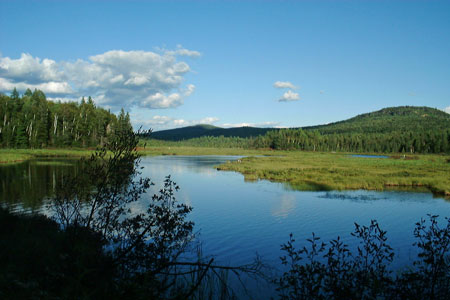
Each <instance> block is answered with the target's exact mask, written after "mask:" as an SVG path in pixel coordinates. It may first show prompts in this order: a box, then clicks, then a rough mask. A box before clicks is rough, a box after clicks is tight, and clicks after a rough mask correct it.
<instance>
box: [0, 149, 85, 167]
mask: <svg viewBox="0 0 450 300" xmlns="http://www.w3.org/2000/svg"><path fill="white" fill-rule="evenodd" d="M91 154H92V150H88V149H0V164H11V163H19V162H22V161H25V160H29V159H33V158H41V157H83V156H89V155H91Z"/></svg>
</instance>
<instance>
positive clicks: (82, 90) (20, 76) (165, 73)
mask: <svg viewBox="0 0 450 300" xmlns="http://www.w3.org/2000/svg"><path fill="white" fill-rule="evenodd" d="M179 56H188V57H198V56H200V53H199V52H198V51H193V50H188V49H185V48H182V47H181V46H178V47H177V48H176V50H172V51H169V50H164V51H161V52H159V53H156V52H150V51H122V50H112V51H108V52H105V53H103V54H98V55H94V56H91V57H89V59H88V60H82V59H78V60H76V61H72V62H65V61H62V62H55V61H53V60H51V59H43V60H41V59H40V58H37V57H32V56H31V55H30V54H22V55H21V57H20V58H18V59H11V58H9V57H0V91H2V92H10V91H11V90H12V89H13V88H14V87H16V88H17V89H18V90H19V91H24V90H25V89H27V88H30V89H35V88H37V89H41V90H43V91H44V92H45V93H46V94H50V95H49V97H53V98H55V97H64V98H70V97H72V98H79V97H81V96H87V95H90V96H92V97H93V98H94V100H95V101H96V102H97V103H99V104H101V105H104V106H106V107H110V108H120V107H126V108H130V107H133V106H135V107H139V108H150V109H157V108H158V109H160V108H172V107H177V106H180V105H182V104H183V102H184V99H185V98H186V97H188V96H190V95H191V94H192V93H193V92H194V90H195V86H194V85H192V84H188V85H186V86H184V80H185V78H184V76H185V75H186V74H187V73H189V72H190V71H191V69H190V66H189V65H188V64H187V63H186V62H184V61H179V60H178V57H179Z"/></svg>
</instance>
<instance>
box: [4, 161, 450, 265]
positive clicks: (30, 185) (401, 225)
mask: <svg viewBox="0 0 450 300" xmlns="http://www.w3.org/2000/svg"><path fill="white" fill-rule="evenodd" d="M234 159H238V157H232V156H198V157H192V156H161V157H144V158H143V159H142V166H144V169H143V176H146V177H150V178H151V179H152V181H153V182H154V183H155V186H153V187H152V188H151V191H150V192H149V193H148V195H147V197H150V196H151V195H152V194H153V193H154V192H156V191H157V190H158V189H159V187H160V185H161V183H162V181H163V179H164V177H165V176H166V175H169V174H170V175H171V176H172V179H173V180H174V181H175V182H176V183H177V184H178V185H179V186H180V191H179V192H178V193H177V198H178V199H179V200H180V201H183V202H185V203H187V204H189V205H191V206H192V207H193V208H194V209H193V211H192V213H191V215H190V218H191V219H192V220H193V221H194V222H195V230H196V231H198V232H199V234H200V236H199V239H200V240H201V242H202V244H203V251H204V253H205V254H207V255H212V254H214V255H215V256H216V258H217V259H216V260H217V261H220V262H222V263H230V264H233V265H237V264H243V263H248V262H251V261H252V259H253V258H254V257H255V253H258V254H259V255H261V256H262V257H263V258H264V259H265V260H266V261H268V262H271V263H273V264H274V265H279V256H280V255H281V252H280V245H281V244H282V243H284V242H286V241H287V240H288V238H289V233H291V232H292V233H294V235H295V238H296V240H297V241H304V240H305V239H306V238H309V237H310V236H311V233H312V232H315V233H316V235H318V236H320V237H321V238H322V239H323V240H325V241H327V240H330V239H332V238H336V237H337V236H341V238H343V239H344V240H345V241H346V242H347V243H349V244H350V245H354V243H353V242H354V240H353V239H352V238H351V236H350V232H351V231H353V228H354V222H357V223H359V224H363V225H368V224H369V222H370V220H371V219H376V220H378V222H379V223H380V224H381V227H382V228H383V229H384V230H387V231H388V238H389V241H390V244H391V246H393V248H394V249H395V250H396V254H397V257H396V265H397V266H402V265H405V264H407V263H408V261H410V260H411V259H412V258H414V256H415V252H414V250H413V248H411V247H410V245H411V244H412V243H413V241H414V238H413V229H414V224H415V222H417V221H418V220H420V218H421V217H426V215H427V214H439V215H440V216H442V217H444V216H450V202H449V201H446V200H444V199H442V198H433V196H432V194H430V193H410V192H409V193H408V192H374V191H346V192H337V191H335V192H300V191H292V190H289V189H287V188H285V186H283V184H279V183H272V182H268V181H257V182H245V181H244V177H243V176H242V175H241V174H239V173H234V172H224V171H217V170H216V169H215V168H214V166H215V165H218V164H221V163H224V162H226V161H227V160H234ZM69 172H76V167H75V164H74V163H73V162H70V161H51V162H49V161H31V162H27V163H23V164H20V165H15V166H13V167H0V180H1V183H0V188H1V190H0V197H1V198H0V200H1V201H3V202H8V203H10V204H11V203H12V204H14V203H15V204H16V205H20V204H18V203H23V206H25V208H28V209H31V210H39V207H40V203H42V198H45V197H48V196H51V194H52V192H53V188H54V186H55V182H56V181H57V180H64V177H65V176H67V174H68V173H69ZM352 243H353V244H352Z"/></svg>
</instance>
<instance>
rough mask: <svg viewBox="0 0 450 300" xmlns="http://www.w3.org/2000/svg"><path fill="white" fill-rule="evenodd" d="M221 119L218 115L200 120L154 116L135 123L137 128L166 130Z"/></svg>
mask: <svg viewBox="0 0 450 300" xmlns="http://www.w3.org/2000/svg"><path fill="white" fill-rule="evenodd" d="M217 121H219V119H218V118H216V117H206V118H203V119H199V120H184V119H175V118H172V117H167V116H153V117H152V118H151V119H146V120H142V119H141V120H139V119H137V120H135V121H133V119H132V122H133V125H134V127H135V128H139V127H141V126H142V127H143V128H144V129H149V128H152V129H153V130H164V129H172V128H178V127H185V126H192V125H197V124H214V123H216V122H217Z"/></svg>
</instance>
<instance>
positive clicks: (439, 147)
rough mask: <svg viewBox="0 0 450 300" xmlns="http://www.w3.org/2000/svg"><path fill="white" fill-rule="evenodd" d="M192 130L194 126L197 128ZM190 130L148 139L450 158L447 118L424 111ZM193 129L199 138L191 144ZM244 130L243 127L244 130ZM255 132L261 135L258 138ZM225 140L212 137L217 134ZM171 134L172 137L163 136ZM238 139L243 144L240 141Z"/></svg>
mask: <svg viewBox="0 0 450 300" xmlns="http://www.w3.org/2000/svg"><path fill="white" fill-rule="evenodd" d="M197 127H198V126H197ZM197 127H196V126H191V127H185V128H180V129H174V130H166V131H161V132H159V135H158V132H155V133H153V135H152V138H155V136H157V138H159V139H166V140H178V141H180V142H179V144H180V145H186V146H194V145H197V146H203V147H217V146H218V147H241V148H256V149H259V148H271V149H280V150H290V149H292V150H295V149H296V150H307V151H347V152H384V153H389V152H390V153H450V114H447V113H446V112H443V111H440V110H437V109H434V108H429V107H412V106H404V107H391V108H385V109H382V110H379V111H376V112H372V113H367V114H363V115H359V116H356V117H354V118H351V119H348V120H345V121H341V122H336V123H331V124H327V125H320V126H311V127H304V128H290V129H274V128H272V129H271V128H251V130H249V131H248V132H247V133H248V135H247V136H245V135H244V136H242V135H233V133H235V132H239V130H242V129H243V128H230V129H223V128H217V127H212V128H206V129H201V127H198V128H197ZM194 128H197V130H199V131H201V132H202V136H201V137H200V138H194V139H192V138H191V137H192V135H190V134H186V135H183V133H184V132H188V133H189V132H191V131H192V130H193V129H194ZM244 128H245V127H244ZM256 129H260V130H264V131H265V132H264V131H260V132H258V131H257V130H256ZM219 130H222V132H225V131H226V130H228V133H229V134H228V135H224V134H222V135H221V136H219V135H216V133H217V132H219V133H220V132H221V131H219ZM169 132H171V133H177V134H178V136H177V137H176V138H174V137H173V136H168V135H167V134H168V133H169ZM243 137H244V138H243Z"/></svg>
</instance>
